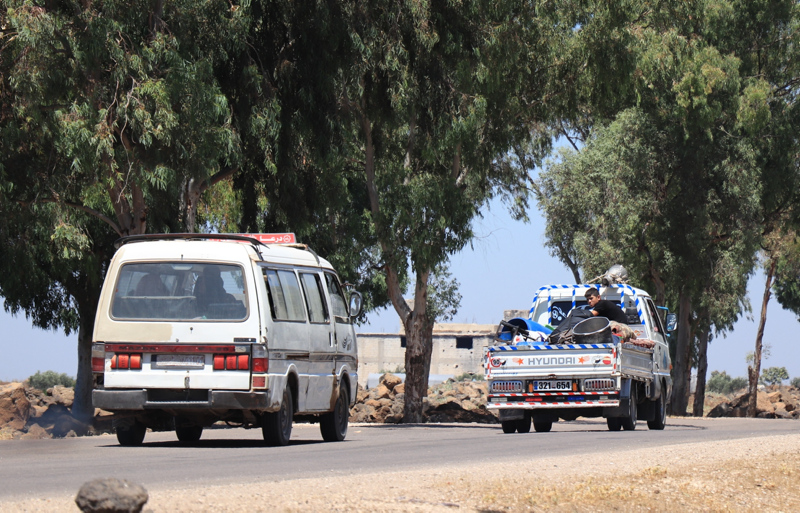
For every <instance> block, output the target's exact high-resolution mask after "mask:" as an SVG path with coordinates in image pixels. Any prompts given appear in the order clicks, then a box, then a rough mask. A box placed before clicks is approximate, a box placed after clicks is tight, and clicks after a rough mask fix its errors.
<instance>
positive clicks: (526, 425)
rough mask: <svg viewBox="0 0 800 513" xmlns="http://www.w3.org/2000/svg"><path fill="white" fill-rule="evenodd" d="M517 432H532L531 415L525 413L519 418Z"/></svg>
mask: <svg viewBox="0 0 800 513" xmlns="http://www.w3.org/2000/svg"><path fill="white" fill-rule="evenodd" d="M517 432H518V433H530V432H531V416H530V415H525V416H524V417H522V418H521V419H517Z"/></svg>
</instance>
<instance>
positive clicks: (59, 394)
mask: <svg viewBox="0 0 800 513" xmlns="http://www.w3.org/2000/svg"><path fill="white" fill-rule="evenodd" d="M47 393H48V395H50V396H52V397H53V399H54V400H55V402H56V403H58V404H61V405H64V406H66V407H67V408H72V403H73V401H75V389H73V388H67V387H64V386H61V385H56V386H54V387H53V388H50V389H48V390H47Z"/></svg>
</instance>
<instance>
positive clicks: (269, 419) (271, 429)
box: [261, 386, 294, 446]
mask: <svg viewBox="0 0 800 513" xmlns="http://www.w3.org/2000/svg"><path fill="white" fill-rule="evenodd" d="M293 416H294V402H293V401H292V392H291V390H289V387H288V386H287V387H286V388H284V389H283V400H282V401H281V407H280V409H279V410H278V411H276V412H274V413H265V414H264V417H263V419H262V424H261V433H262V434H263V435H264V441H265V442H267V445H271V446H284V445H289V439H290V438H291V437H292V417H293Z"/></svg>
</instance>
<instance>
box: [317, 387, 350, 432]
mask: <svg viewBox="0 0 800 513" xmlns="http://www.w3.org/2000/svg"><path fill="white" fill-rule="evenodd" d="M349 420H350V397H349V396H348V394H347V388H346V387H344V386H339V397H337V398H336V404H335V405H334V407H333V411H332V412H330V413H326V414H324V415H322V416H320V420H319V430H320V432H321V433H322V439H323V440H325V441H326V442H341V441H342V440H344V437H345V436H347V423H348V421H349Z"/></svg>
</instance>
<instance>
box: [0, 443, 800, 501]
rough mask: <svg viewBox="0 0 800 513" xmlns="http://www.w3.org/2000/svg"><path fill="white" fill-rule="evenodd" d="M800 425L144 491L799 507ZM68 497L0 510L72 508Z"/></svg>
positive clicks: (192, 497) (204, 496)
mask: <svg viewBox="0 0 800 513" xmlns="http://www.w3.org/2000/svg"><path fill="white" fill-rule="evenodd" d="M798 490H800V433H799V434H798V435H797V436H795V435H792V436H777V437H770V438H757V439H741V440H735V441H718V442H711V443H703V444H689V445H682V446H672V447H664V448H656V449H652V448H646V447H643V448H641V449H631V450H629V451H625V452H617V453H604V452H596V453H592V454H584V455H581V456H577V457H571V458H558V459H555V458H554V459H548V458H535V459H525V460H520V461H518V462H516V463H514V464H504V465H481V466H474V467H468V466H463V465H459V466H455V467H454V466H448V465H447V464H446V462H443V464H442V465H440V466H436V467H429V468H426V469H424V470H420V471H415V472H391V471H387V472H383V473H380V474H369V475H352V476H347V477H330V478H324V479H299V480H289V481H280V482H267V483H263V482H262V483H250V484H237V485H230V486H204V487H202V488H181V489H153V490H148V491H149V494H150V500H149V501H148V503H147V504H146V505H145V511H148V510H150V511H154V512H162V511H163V512H167V511H169V512H173V511H178V512H189V511H223V512H252V511H285V512H306V511H348V512H350V511H356V512H373V511H390V512H394V511H412V512H438V511H451V512H452V511H479V512H495V511H498V512H499V511H600V510H603V511H609V510H610V511H665V512H666V511H736V512H740V511H753V512H755V511H770V512H779V511H786V512H789V511H800V494H798ZM73 501H74V495H72V496H62V497H52V498H49V499H37V500H26V501H22V502H14V503H0V511H3V512H5V511H8V512H12V511H13V512H19V511H30V512H33V511H36V512H39V511H72V512H74V511H78V509H77V507H76V506H75V503H74V502H73Z"/></svg>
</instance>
